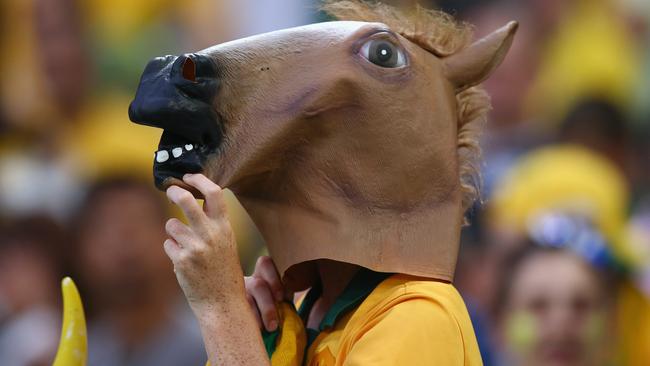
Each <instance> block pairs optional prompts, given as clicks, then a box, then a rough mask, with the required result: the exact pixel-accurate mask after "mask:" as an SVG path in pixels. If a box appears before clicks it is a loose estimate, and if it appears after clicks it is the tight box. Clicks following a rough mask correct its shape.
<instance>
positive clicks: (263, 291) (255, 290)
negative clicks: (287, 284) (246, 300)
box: [246, 277, 278, 332]
mask: <svg viewBox="0 0 650 366" xmlns="http://www.w3.org/2000/svg"><path fill="white" fill-rule="evenodd" d="M246 291H247V292H248V294H250V295H251V296H252V297H253V299H255V303H256V304H257V309H258V311H259V312H260V315H261V316H262V323H264V328H266V330H267V331H269V332H272V331H274V330H276V329H277V327H278V311H277V309H276V307H275V300H274V299H273V295H271V289H270V288H269V286H268V284H267V283H266V282H264V280H262V279H260V278H256V277H252V278H250V280H249V281H247V283H246Z"/></svg>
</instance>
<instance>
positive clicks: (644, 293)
mask: <svg viewBox="0 0 650 366" xmlns="http://www.w3.org/2000/svg"><path fill="white" fill-rule="evenodd" d="M384 2H385V3H392V4H395V5H396V6H403V7H404V8H405V9H407V11H408V9H413V7H414V5H415V4H416V2H415V1H413V0H402V1H388V0H386V1H384ZM419 3H420V4H422V5H423V6H425V7H438V8H441V9H444V10H446V11H448V12H451V13H452V14H454V15H455V16H456V17H458V18H459V19H463V20H466V21H468V22H471V23H473V24H475V26H476V27H475V34H476V36H477V37H480V36H483V35H486V34H488V33H489V32H491V31H493V30H494V29H496V28H498V27H500V26H501V25H503V24H505V23H506V21H508V20H510V19H516V20H518V21H519V22H520V24H521V26H520V29H519V33H518V35H517V37H516V40H515V42H514V44H513V47H512V50H511V52H510V54H509V56H508V57H507V58H506V61H505V62H504V64H503V66H502V67H501V68H500V69H499V70H498V71H497V72H496V74H495V75H494V76H493V77H492V78H491V79H490V80H489V81H488V82H486V83H485V87H486V88H487V89H488V91H489V93H490V95H491V97H492V102H493V111H492V112H491V114H490V118H489V121H488V124H487V131H486V134H485V136H484V139H483V148H484V158H485V162H484V164H483V166H482V170H483V179H484V185H483V191H482V202H480V203H478V204H477V205H476V206H475V207H474V208H473V209H472V211H471V212H470V213H469V222H470V225H469V226H467V227H466V228H465V229H464V232H463V239H462V246H461V253H460V258H459V265H458V269H457V275H456V286H457V287H458V288H459V290H460V292H461V294H462V295H463V298H464V299H465V301H466V303H467V304H468V307H469V309H470V313H471V317H472V320H473V322H474V326H475V330H476V333H477V337H478V340H479V344H480V347H481V352H482V354H483V358H484V363H485V365H486V366H491V365H638V366H648V365H650V145H649V142H650V1H648V0H445V1H426V0H422V1H420V2H419ZM317 5H318V4H317V2H316V1H315V0H237V1H220V0H185V1H171V0H138V1H132V0H84V1H81V0H76V1H75V0H3V1H2V2H1V3H0V50H1V53H0V55H2V57H1V58H0V365H3V366H23V365H25V366H26V365H30V366H36V365H49V364H51V362H52V359H53V355H54V352H55V348H56V346H57V344H58V339H59V332H60V322H61V319H60V312H61V300H60V293H59V281H60V279H61V278H62V277H63V276H64V275H72V276H73V277H74V278H75V280H76V282H77V283H78V284H79V285H80V289H81V292H82V297H83V298H84V301H85V305H86V311H87V315H88V321H89V348H90V349H89V357H90V360H89V365H90V366H104V365H106V366H109V365H121V366H129V365H137V366H147V365H157V366H165V365H202V364H204V362H205V352H204V350H203V346H202V342H201V337H200V333H199V331H198V329H197V326H196V323H195V321H194V320H193V318H192V316H191V313H190V312H189V310H188V308H187V305H186V304H185V302H184V299H183V298H182V294H181V292H180V290H179V288H178V286H177V284H176V280H175V277H174V275H173V272H172V267H171V264H170V262H169V260H168V259H167V258H166V256H165V254H164V252H163V249H162V243H163V240H164V237H165V233H164V228H163V225H164V222H165V220H166V218H168V217H169V216H170V215H173V214H175V213H174V212H173V210H171V208H170V207H168V203H167V201H166V200H165V199H164V196H163V195H162V194H161V193H160V192H156V191H154V190H153V184H152V177H151V169H152V152H153V151H155V149H156V146H157V142H158V139H159V134H160V131H159V130H155V129H150V128H146V127H142V126H137V125H134V124H131V123H129V121H128V116H127V107H128V103H129V102H130V99H131V98H132V97H133V95H134V92H135V88H136V86H137V83H138V80H139V76H140V73H141V72H142V70H143V68H144V65H145V64H146V62H147V61H148V60H149V59H151V58H152V57H155V56H159V55H164V54H179V53H183V52H190V51H194V50H198V49H202V48H205V47H208V46H210V45H212V44H216V43H220V42H223V41H227V40H230V39H236V38H240V37H243V36H247V35H252V34H255V33H260V32H265V31H271V30H276V29H281V28H286V27H290V26H296V25H301V24H307V23H312V22H315V21H322V20H325V19H326V18H325V17H324V16H323V14H321V13H319V12H318V11H317ZM230 212H231V216H232V219H233V224H234V226H235V230H236V234H237V238H238V242H239V245H240V255H241V258H242V262H243V266H244V267H245V268H246V270H248V271H250V268H251V266H252V265H254V263H255V260H256V258H257V257H258V256H259V255H261V254H262V253H263V251H264V249H263V241H262V239H261V238H260V236H259V233H258V232H257V231H256V230H255V229H254V227H253V225H252V223H251V222H250V219H249V218H248V217H247V216H246V214H245V213H244V211H243V210H242V209H241V207H240V206H238V204H237V202H236V201H235V200H234V198H232V197H230Z"/></svg>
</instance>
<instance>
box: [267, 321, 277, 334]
mask: <svg viewBox="0 0 650 366" xmlns="http://www.w3.org/2000/svg"><path fill="white" fill-rule="evenodd" d="M277 328H278V322H277V321H276V320H271V321H270V322H269V332H273V331H274V330H276V329H277Z"/></svg>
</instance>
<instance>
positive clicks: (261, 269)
mask: <svg viewBox="0 0 650 366" xmlns="http://www.w3.org/2000/svg"><path fill="white" fill-rule="evenodd" d="M253 276H254V277H260V278H262V279H263V280H264V281H265V282H266V283H267V284H268V285H269V287H270V288H271V292H272V293H273V297H274V298H275V301H282V300H283V299H284V286H282V281H281V280H280V275H279V274H278V271H277V270H276V269H275V264H273V260H271V257H269V256H266V255H265V256H261V257H259V258H258V259H257V263H256V264H255V272H254V273H253Z"/></svg>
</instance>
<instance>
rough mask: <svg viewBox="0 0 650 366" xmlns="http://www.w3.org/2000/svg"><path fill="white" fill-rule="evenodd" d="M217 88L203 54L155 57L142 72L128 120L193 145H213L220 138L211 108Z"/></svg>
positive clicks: (211, 64) (212, 68)
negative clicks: (154, 128) (185, 140)
mask: <svg viewBox="0 0 650 366" xmlns="http://www.w3.org/2000/svg"><path fill="white" fill-rule="evenodd" d="M218 87H219V78H218V75H217V68H216V67H215V64H214V62H213V61H212V59H211V58H210V57H208V56H206V55H201V54H185V55H181V56H164V57H157V58H155V59H153V60H151V61H149V63H148V64H147V66H146V67H145V69H144V72H143V73H142V77H141V78H140V85H139V86H138V90H137V91H136V95H135V99H134V100H133V101H132V102H131V105H130V106H129V118H130V119H131V121H133V122H135V123H138V124H141V125H147V126H153V127H158V128H162V129H164V130H166V131H168V132H171V133H173V134H175V135H179V136H181V137H183V138H185V139H187V140H189V141H192V142H194V143H199V144H204V145H215V144H216V143H218V142H219V140H220V138H221V133H220V126H219V125H218V115H217V113H216V111H215V110H214V108H213V101H214V97H215V95H216V93H217V89H218Z"/></svg>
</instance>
